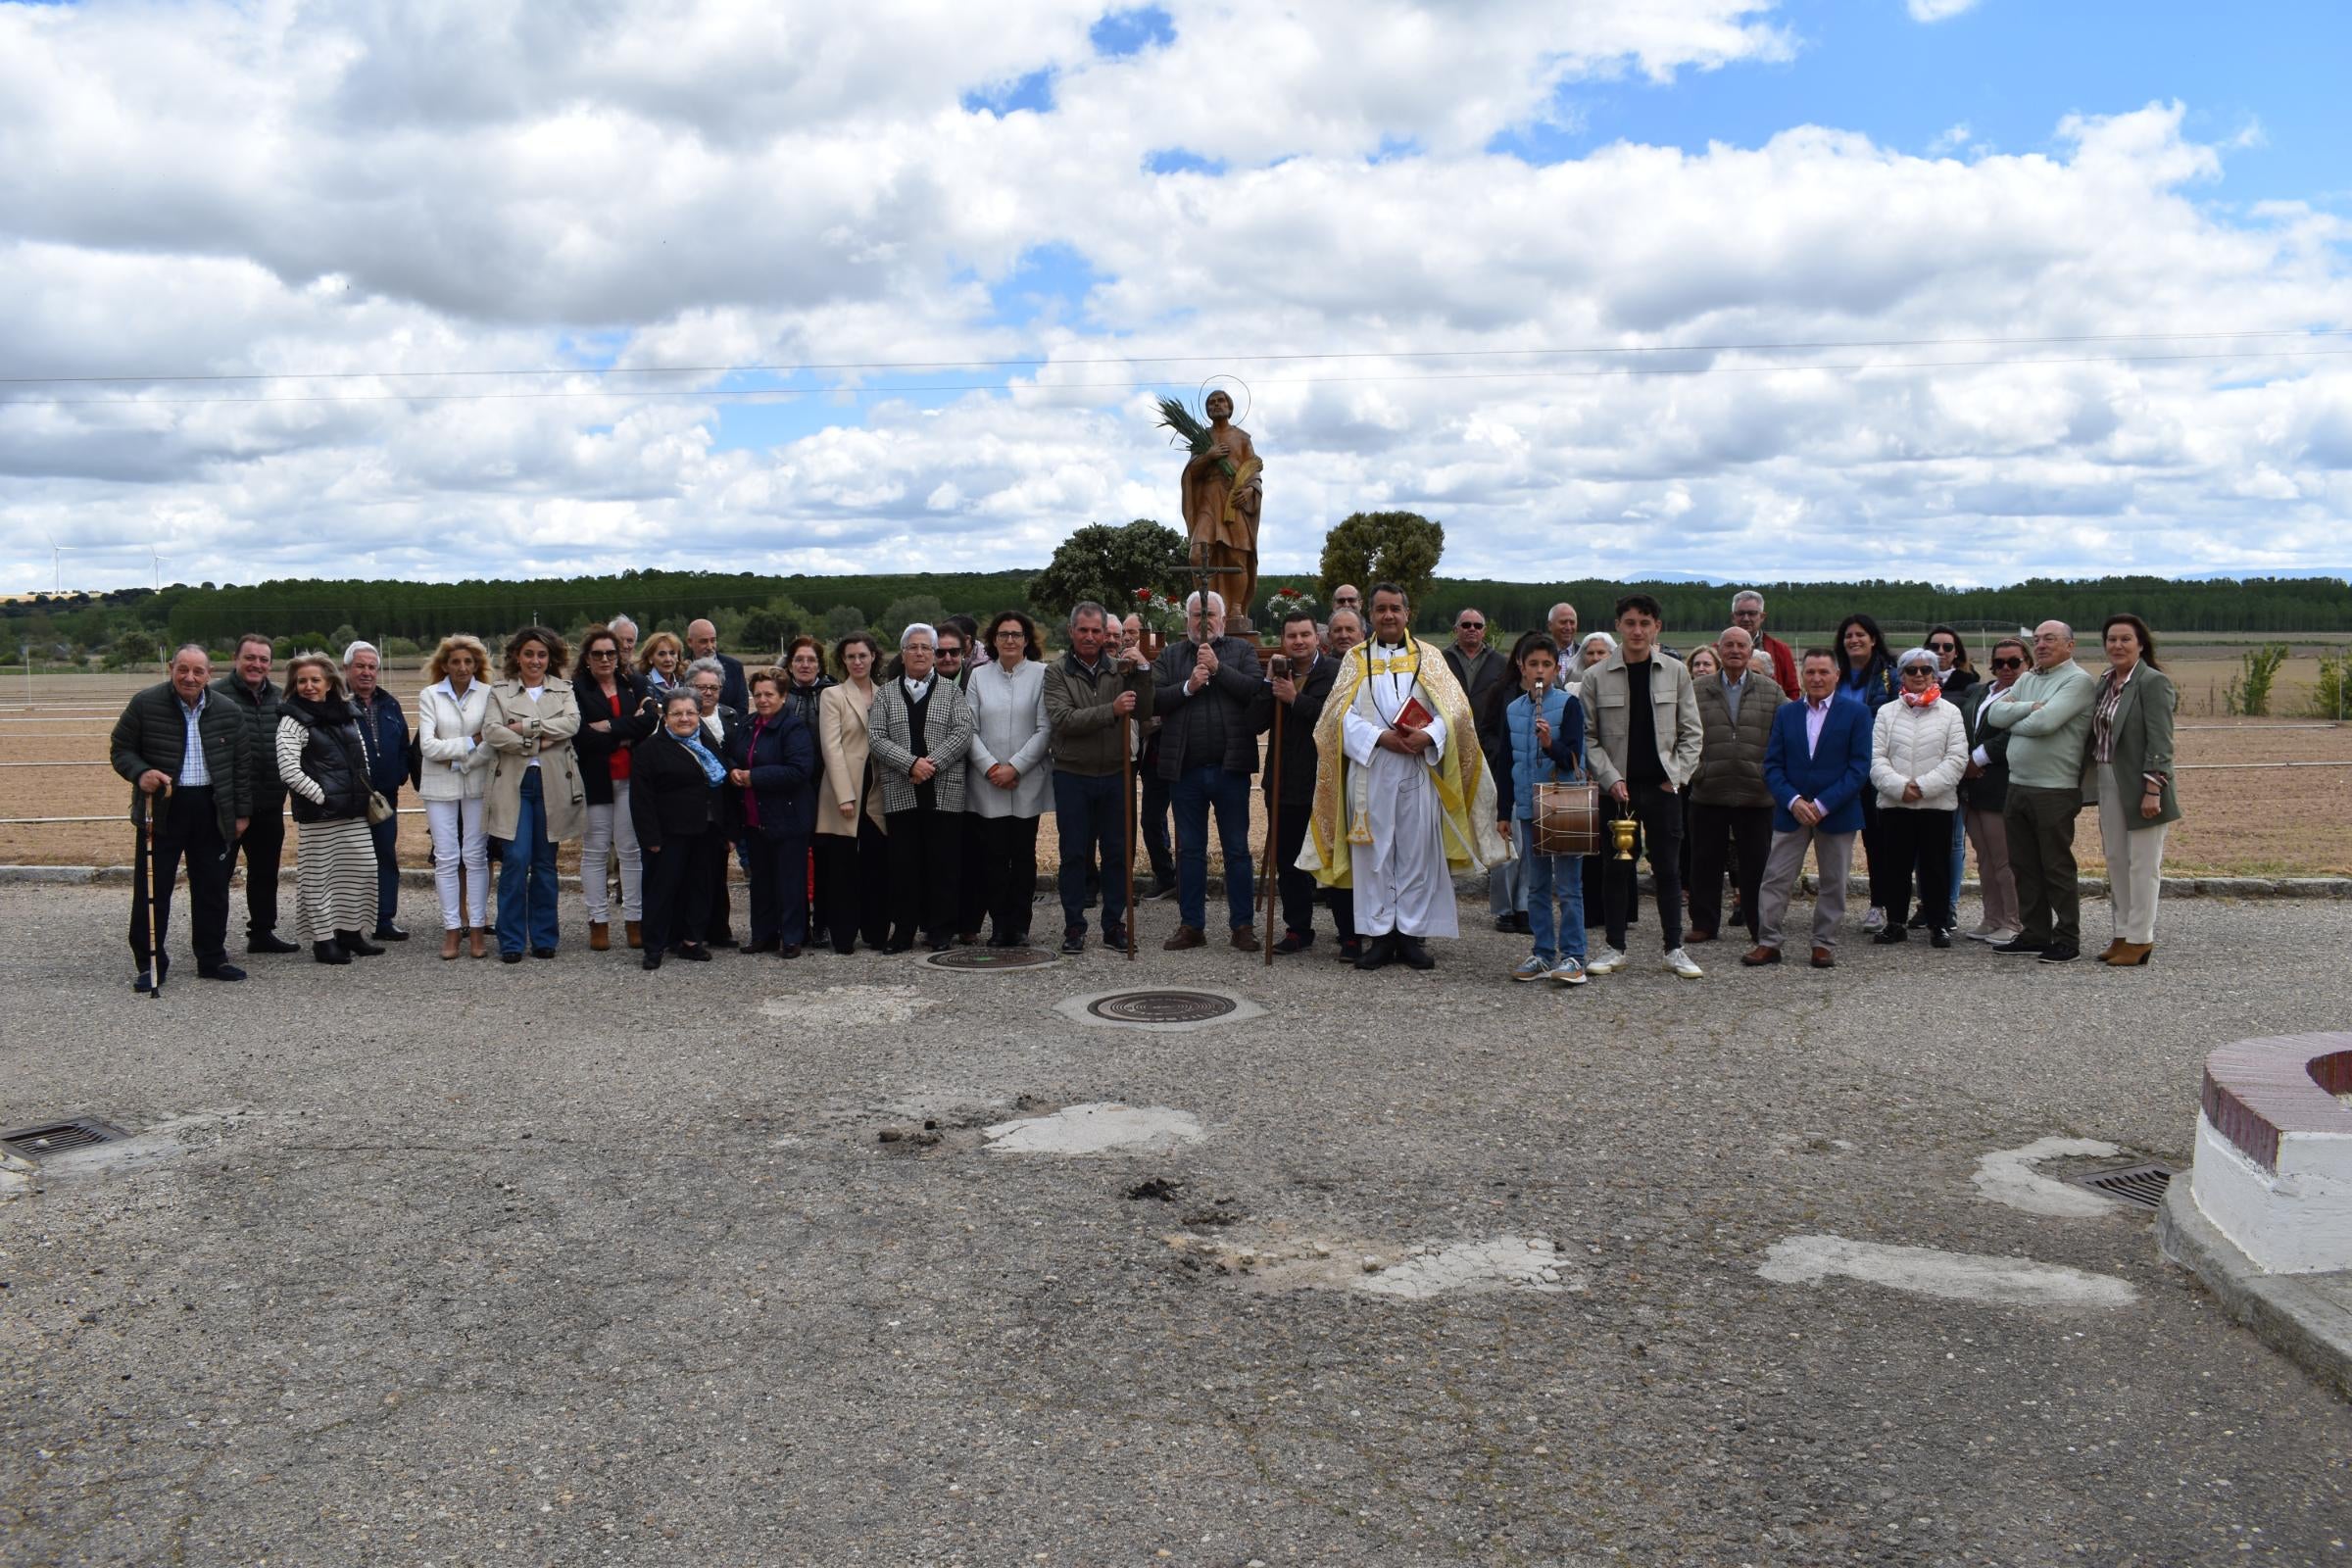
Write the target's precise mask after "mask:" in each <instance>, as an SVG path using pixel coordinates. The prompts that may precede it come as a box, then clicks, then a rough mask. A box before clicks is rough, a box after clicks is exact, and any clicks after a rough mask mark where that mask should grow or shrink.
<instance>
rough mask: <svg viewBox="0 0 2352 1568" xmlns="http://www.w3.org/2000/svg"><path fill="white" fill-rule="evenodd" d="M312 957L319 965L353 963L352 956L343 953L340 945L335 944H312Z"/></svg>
mask: <svg viewBox="0 0 2352 1568" xmlns="http://www.w3.org/2000/svg"><path fill="white" fill-rule="evenodd" d="M311 957H312V958H313V959H314V960H315V961H317V962H319V963H349V962H350V961H351V955H350V954H348V953H345V952H344V951H343V948H342V945H341V944H340V943H335V942H314V943H312V944H311Z"/></svg>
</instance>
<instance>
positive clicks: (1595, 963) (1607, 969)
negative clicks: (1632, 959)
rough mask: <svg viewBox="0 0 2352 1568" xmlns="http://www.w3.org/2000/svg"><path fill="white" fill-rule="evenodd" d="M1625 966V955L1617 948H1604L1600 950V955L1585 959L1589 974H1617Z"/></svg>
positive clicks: (1586, 969) (1586, 971) (1586, 970)
mask: <svg viewBox="0 0 2352 1568" xmlns="http://www.w3.org/2000/svg"><path fill="white" fill-rule="evenodd" d="M1624 967H1625V955H1624V954H1622V953H1619V952H1618V951H1617V950H1616V949H1615V948H1603V949H1601V950H1600V956H1598V957H1594V958H1587V959H1586V960H1585V973H1587V974H1615V973H1616V972H1617V971H1618V970H1620V969H1622V968H1624Z"/></svg>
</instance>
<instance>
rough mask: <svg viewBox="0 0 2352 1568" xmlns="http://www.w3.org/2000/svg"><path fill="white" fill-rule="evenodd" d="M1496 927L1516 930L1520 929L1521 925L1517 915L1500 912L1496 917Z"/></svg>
mask: <svg viewBox="0 0 2352 1568" xmlns="http://www.w3.org/2000/svg"><path fill="white" fill-rule="evenodd" d="M1518 929H1519V925H1518V921H1517V919H1516V917H1515V916H1512V915H1508V914H1498V915H1496V916H1495V930H1497V931H1516V930H1518Z"/></svg>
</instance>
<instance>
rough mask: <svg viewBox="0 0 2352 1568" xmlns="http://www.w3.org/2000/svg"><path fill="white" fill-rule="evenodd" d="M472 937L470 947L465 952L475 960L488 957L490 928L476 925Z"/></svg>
mask: <svg viewBox="0 0 2352 1568" xmlns="http://www.w3.org/2000/svg"><path fill="white" fill-rule="evenodd" d="M472 935H473V940H472V946H470V947H469V948H467V949H466V951H467V952H468V953H470V954H472V955H473V956H475V957H477V958H487V957H488V956H490V928H489V927H488V926H486V925H477V926H475V927H474V928H473V934H472Z"/></svg>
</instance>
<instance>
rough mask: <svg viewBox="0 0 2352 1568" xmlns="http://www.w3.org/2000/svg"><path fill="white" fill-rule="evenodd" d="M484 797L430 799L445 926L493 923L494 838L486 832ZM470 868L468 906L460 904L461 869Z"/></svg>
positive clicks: (427, 815) (427, 808)
mask: <svg viewBox="0 0 2352 1568" xmlns="http://www.w3.org/2000/svg"><path fill="white" fill-rule="evenodd" d="M483 805H484V801H483V797H481V796H479V795H476V796H474V797H473V798H472V799H471V800H465V801H427V802H425V803H424V820H425V825H426V826H428V827H430V828H431V829H432V833H433V888H434V890H435V891H436V892H438V893H439V894H440V895H441V929H442V930H444V931H460V930H463V929H465V928H466V927H467V926H472V927H474V928H475V929H476V930H479V929H480V928H481V927H483V926H486V925H488V924H489V923H490V841H489V840H488V839H487V838H484V837H483V836H482V810H483ZM461 863H463V865H464V867H465V871H466V907H465V910H464V911H463V912H461V911H460V910H459V908H458V869H459V866H460V864H461Z"/></svg>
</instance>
